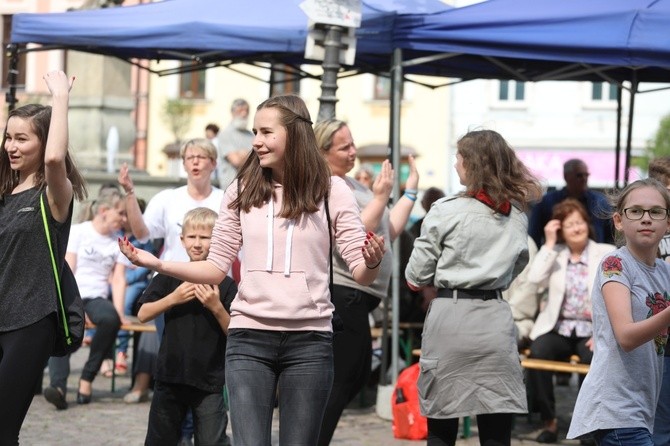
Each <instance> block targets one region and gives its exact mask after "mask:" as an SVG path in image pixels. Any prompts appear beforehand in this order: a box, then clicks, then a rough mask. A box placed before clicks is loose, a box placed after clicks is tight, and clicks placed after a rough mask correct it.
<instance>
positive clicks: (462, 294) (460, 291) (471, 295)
mask: <svg viewBox="0 0 670 446" xmlns="http://www.w3.org/2000/svg"><path fill="white" fill-rule="evenodd" d="M437 297H446V298H456V299H481V300H491V299H498V298H499V297H500V290H477V289H472V288H469V289H466V288H440V289H438V290H437Z"/></svg>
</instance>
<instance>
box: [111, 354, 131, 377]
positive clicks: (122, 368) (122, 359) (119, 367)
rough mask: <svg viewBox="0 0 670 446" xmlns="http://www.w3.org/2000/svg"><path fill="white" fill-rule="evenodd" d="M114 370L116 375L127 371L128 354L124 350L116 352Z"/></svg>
mask: <svg viewBox="0 0 670 446" xmlns="http://www.w3.org/2000/svg"><path fill="white" fill-rule="evenodd" d="M114 371H115V372H116V374H117V375H125V374H126V373H128V354H127V353H126V352H118V353H117V354H116V366H115V367H114Z"/></svg>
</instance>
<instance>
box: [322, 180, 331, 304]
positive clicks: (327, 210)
mask: <svg viewBox="0 0 670 446" xmlns="http://www.w3.org/2000/svg"><path fill="white" fill-rule="evenodd" d="M323 204H324V207H325V209H326V221H327V222H328V257H329V260H330V261H329V262H328V265H329V270H330V271H329V272H330V281H329V283H328V288H329V289H330V299H331V300H332V299H333V228H332V223H331V221H330V210H329V209H328V194H327V193H326V196H325V197H323Z"/></svg>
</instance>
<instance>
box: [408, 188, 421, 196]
mask: <svg viewBox="0 0 670 446" xmlns="http://www.w3.org/2000/svg"><path fill="white" fill-rule="evenodd" d="M418 192H419V191H418V190H416V189H405V193H406V194H410V195H416V194H417V193H418Z"/></svg>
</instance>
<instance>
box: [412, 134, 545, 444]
mask: <svg viewBox="0 0 670 446" xmlns="http://www.w3.org/2000/svg"><path fill="white" fill-rule="evenodd" d="M457 147H458V152H457V154H456V172H457V173H458V176H459V178H460V180H461V184H463V185H464V186H465V188H466V190H465V192H463V193H460V194H458V195H456V196H452V197H447V198H443V199H441V200H438V201H436V202H435V203H434V204H433V206H432V207H431V209H430V211H429V212H428V215H426V218H425V219H424V222H423V226H422V227H421V236H420V237H419V238H418V239H416V241H415V242H414V251H413V252H412V255H411V257H410V260H409V263H408V265H407V269H406V271H405V275H406V278H407V283H408V286H409V287H410V288H412V289H415V290H417V289H420V288H422V287H425V286H429V285H434V286H435V287H436V288H438V293H437V296H438V297H437V298H436V299H434V300H433V301H432V303H431V305H430V308H429V309H428V314H427V315H426V320H425V323H424V330H423V335H422V342H421V359H420V364H421V375H420V376H419V383H418V387H419V397H420V401H421V413H422V414H423V415H424V416H426V417H427V418H428V445H431V446H432V445H454V444H455V443H456V435H457V433H458V418H460V417H463V416H468V415H477V425H478V428H479V441H480V443H481V444H482V445H509V444H510V441H511V433H512V420H513V415H512V414H514V413H525V412H526V411H527V408H526V391H525V387H524V384H523V375H522V371H521V365H520V363H519V354H518V351H517V343H516V336H515V329H514V319H513V317H512V312H511V310H510V307H509V304H508V303H507V302H506V301H505V300H504V299H502V297H501V291H502V290H504V289H506V288H507V287H508V286H509V284H510V282H512V280H513V279H514V277H516V276H517V275H518V274H519V273H520V272H521V270H522V269H523V268H524V267H525V266H526V264H527V262H528V239H527V229H528V219H527V218H526V215H525V214H524V212H523V211H522V210H521V209H520V207H525V205H526V204H527V203H528V202H529V201H531V200H533V199H535V198H536V197H539V195H540V186H539V184H538V182H537V179H536V178H535V177H534V176H533V175H532V174H531V173H530V172H529V170H528V169H527V168H526V167H525V166H524V165H523V163H522V162H521V161H520V160H519V159H518V158H517V157H516V155H515V153H514V151H513V150H512V148H511V147H510V146H509V145H508V144H507V142H506V141H505V140H504V139H503V138H502V136H500V135H499V134H498V133H496V132H494V131H491V130H481V131H474V132H470V133H468V134H466V135H465V136H463V137H462V138H461V139H460V140H459V141H458V145H457Z"/></svg>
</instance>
